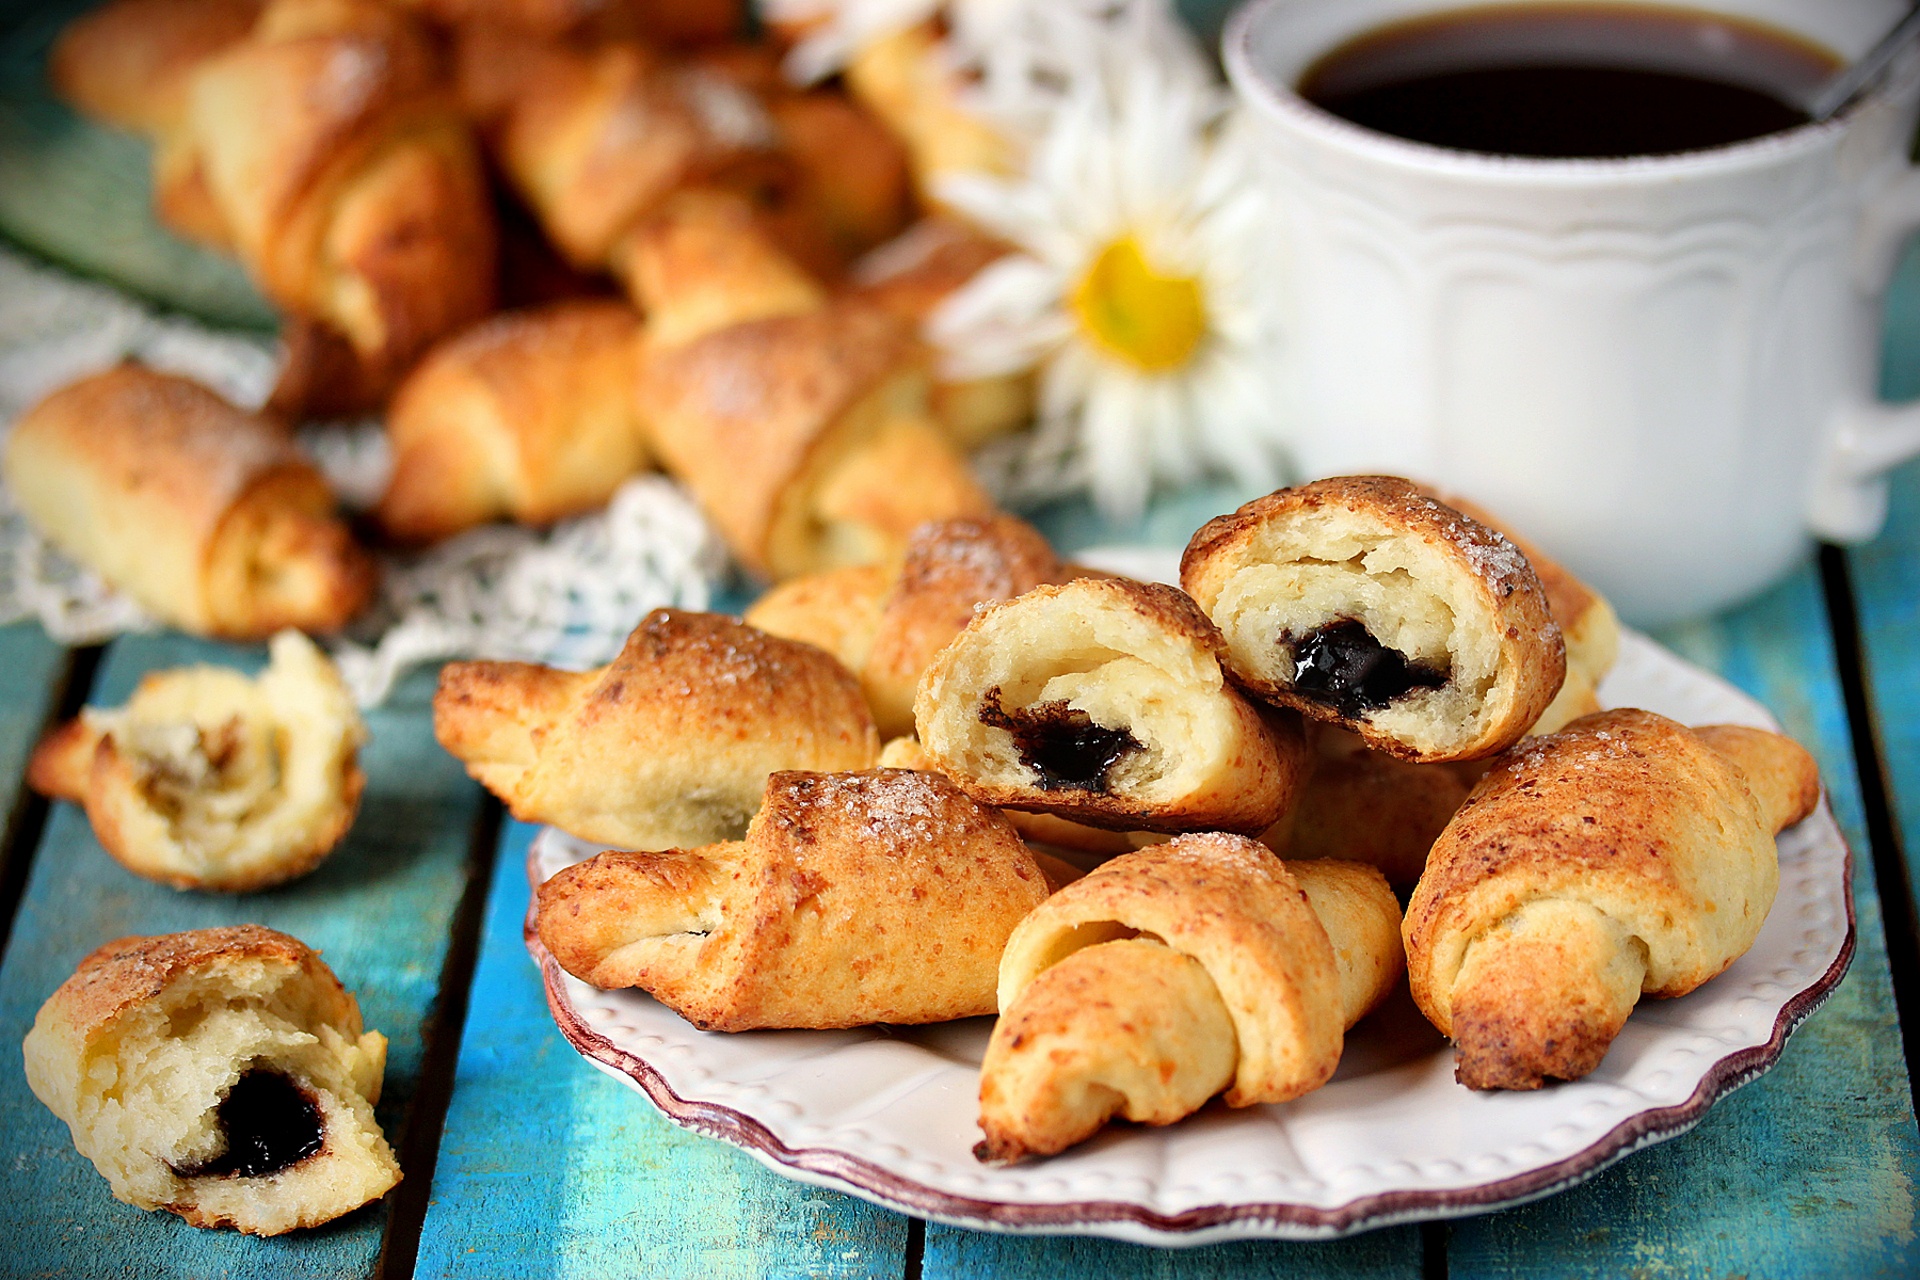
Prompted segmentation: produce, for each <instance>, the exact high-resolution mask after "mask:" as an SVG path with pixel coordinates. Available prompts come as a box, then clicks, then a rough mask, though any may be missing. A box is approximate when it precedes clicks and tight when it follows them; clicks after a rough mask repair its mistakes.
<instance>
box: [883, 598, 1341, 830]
mask: <svg viewBox="0 0 1920 1280" xmlns="http://www.w3.org/2000/svg"><path fill="white" fill-rule="evenodd" d="M914 720H915V724H916V726H917V727H918V730H919V735H920V744H921V746H922V747H923V748H924V749H925V750H926V753H927V755H928V756H929V757H930V758H931V760H932V761H933V763H934V765H935V766H936V767H938V768H939V769H940V770H941V771H942V772H944V773H946V774H948V775H949V776H950V777H952V778H953V779H954V780H955V781H957V782H959V783H960V785H961V786H962V787H965V788H966V790H967V793H968V794H969V795H971V796H973V797H974V798H975V799H976V800H980V801H982V802H983V803H986V804H992V805H998V806H1001V807H1004V808H1013V809H1025V810H1033V811H1038V812H1043V813H1053V814H1058V815H1059V816H1061V817H1065V818H1071V819H1073V820H1074V821H1076V822H1082V823H1087V824H1090V825H1093V826H1099V827H1108V828H1112V829H1115V830H1122V831H1136V830H1150V831H1170V832H1177V831H1200V830H1227V831H1242V832H1247V833H1258V832H1261V831H1264V830H1266V829H1267V828H1268V827H1269V826H1271V825H1272V824H1273V823H1274V822H1275V821H1276V820H1278V819H1279V817H1280V815H1281V814H1282V813H1284V812H1285V811H1286V810H1287V808H1288V806H1289V805H1290V804H1291V803H1292V802H1293V798H1294V796H1295V794H1296V793H1297V791H1298V788H1299V784H1300V781H1301V779H1302V776H1303V773H1304V770H1305V765H1306V754H1307V747H1306V742H1305V737H1304V734H1303V732H1302V730H1301V727H1300V723H1299V721H1298V719H1297V718H1294V717H1292V716H1289V715H1285V714H1275V715H1272V716H1263V715H1262V714H1261V712H1259V711H1258V710H1256V709H1255V708H1254V706H1253V705H1252V704H1251V703H1249V702H1248V701H1247V700H1246V699H1244V698H1242V697H1241V696H1240V695H1239V693H1237V692H1236V691H1235V690H1234V689H1233V687H1232V686H1231V685H1229V684H1228V683H1227V681H1226V675H1225V671H1224V669H1223V666H1222V662H1221V650H1220V638H1219V633H1218V632H1217V631H1215V630H1214V628H1213V625H1212V624H1211V623H1209V622H1208V621H1207V620H1206V618H1205V617H1204V616H1203V615H1201V613H1200V611H1199V610H1198V609H1197V608H1195V607H1194V604H1193V602H1192V601H1191V600H1189V599H1187V597H1186V596H1184V595H1182V594H1181V593H1180V592H1179V591H1176V590H1174V589H1173V588H1172V587H1166V586H1160V585H1157V584H1149V583H1141V582H1131V581H1126V580H1124V579H1108V578H1077V579H1074V580H1073V581H1071V582H1068V583H1065V584H1063V585H1060V586H1042V587H1036V588H1034V589H1033V590H1031V591H1029V592H1027V593H1026V594H1025V595H1022V596H1019V597H1017V598H1015V599H1013V600H1008V601H1004V602H1002V603H1000V604H997V605H992V606H990V607H988V608H986V609H983V610H982V611H981V612H980V613H979V614H978V615H977V616H976V617H975V618H974V619H973V621H972V622H971V623H969V624H968V626H967V629H966V630H965V631H963V632H961V633H960V635H959V636H958V637H956V638H955V639H954V641H953V642H952V643H951V644H949V645H948V646H947V647H946V648H945V649H944V650H942V651H941V653H940V656H939V657H938V658H936V659H935V660H934V663H933V665H932V666H931V667H930V668H928V670H927V673H926V675H925V676H924V677H923V678H922V680H921V683H920V691H919V695H918V698H917V699H916V701H915V703H914Z"/></svg>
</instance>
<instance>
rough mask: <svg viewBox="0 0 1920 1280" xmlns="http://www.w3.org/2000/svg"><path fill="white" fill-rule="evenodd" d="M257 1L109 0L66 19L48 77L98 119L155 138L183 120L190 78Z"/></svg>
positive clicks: (234, 33)
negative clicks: (70, 20)
mask: <svg viewBox="0 0 1920 1280" xmlns="http://www.w3.org/2000/svg"><path fill="white" fill-rule="evenodd" d="M261 4H262V0H110V2H109V3H107V4H103V5H101V6H100V7H99V8H96V9H90V10H88V11H87V12H86V13H83V14H81V15H80V16H79V17H77V18H75V19H74V20H73V21H72V22H70V23H68V24H67V25H66V27H65V28H63V29H62V30H61V32H60V38H59V39H58V40H57V41H55V42H54V46H53V52H52V53H51V54H50V55H49V56H48V59H47V79H48V80H49V81H50V82H51V83H52V85H53V90H54V92H55V93H57V94H59V95H60V96H61V97H62V98H63V99H65V100H66V101H67V102H69V103H71V104H73V105H74V106H75V107H77V108H79V109H80V110H81V111H84V112H85V113H86V114H88V115H90V116H92V117H93V118H94V119H96V120H101V121H104V122H106V123H107V124H111V125H117V126H119V127H120V128H123V129H132V130H135V131H137V132H140V133H144V134H148V135H149V136H152V137H162V136H165V135H168V134H172V133H175V132H177V131H179V130H180V129H181V128H183V127H184V126H185V125H186V118H187V81H188V79H189V78H190V77H191V75H192V73H193V71H194V69H195V68H196V67H197V66H199V64H200V63H201V62H203V61H204V60H206V59H207V58H209V57H211V56H212V55H214V54H215V53H218V52H219V51H220V50H222V49H224V48H226V47H227V46H228V45H231V44H233V43H235V42H236V41H238V40H241V39H243V38H244V37H245V36H246V34H247V32H248V31H250V30H251V29H252V28H253V24H254V22H255V21H256V20H257V19H258V18H259V16H260V9H261Z"/></svg>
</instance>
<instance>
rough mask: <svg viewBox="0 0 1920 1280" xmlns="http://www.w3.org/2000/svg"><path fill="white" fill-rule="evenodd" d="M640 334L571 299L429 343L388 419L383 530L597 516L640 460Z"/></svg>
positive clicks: (634, 326)
mask: <svg viewBox="0 0 1920 1280" xmlns="http://www.w3.org/2000/svg"><path fill="white" fill-rule="evenodd" d="M639 334H640V317H639V316H638V315H636V314H635V313H634V311H633V308H631V307H629V306H627V305H626V304H625V303H624V302H618V301H613V300H610V299H609V300H581V301H574V302H560V303H554V304H553V305H551V306H547V307H540V308H535V309H532V310H528V311H519V312H505V313H502V314H500V315H496V316H494V317H492V318H491V319H489V320H486V321H485V322H483V323H481V324H480V325H477V326H475V327H474V328H472V329H469V330H467V331H465V332H464V333H461V334H459V335H457V336H456V337H454V338H452V339H449V340H448V341H446V342H443V343H441V344H440V345H439V346H437V347H435V348H434V349H433V350H432V352H430V353H429V354H428V356H427V358H426V359H425V360H424V361H422V362H421V364H420V366H419V367H418V368H416V369H415V370H414V371H413V372H412V373H411V374H409V375H408V376H407V380H406V381H405V382H404V383H402V384H401V386H400V390H399V391H398V392H397V393H396V394H395V395H394V398H393V404H392V406H391V407H390V408H389V409H388V411H387V438H388V440H389V441H390V442H391V444H392V448H393V459H394V464H393V474H392V477H391V479H390V480H389V481H388V484H387V491H386V494H385V496H383V497H382V498H381V500H380V506H379V510H378V516H379V520H380V524H381V527H382V528H384V529H385V530H386V531H387V532H388V533H389V534H391V535H393V536H394V537H396V538H399V539H402V540H405V541H433V540H437V539H440V538H445V537H449V536H451V535H453V534H456V533H459V532H460V531H462V530H463V529H468V528H472V527H473V526H475V525H479V524H484V523H486V522H487V521H489V520H494V519H498V518H500V517H502V516H506V517H509V518H511V519H514V520H517V521H520V522H521V523H523V524H546V523H549V522H551V521H554V520H558V519H560V518H562V517H564V516H569V515H574V514H576V513H579V512H582V511H591V510H594V509H596V508H599V507H602V506H605V505H606V503H607V501H608V499H610V498H611V497H612V496H613V493H614V490H616V489H618V488H619V487H620V485H621V484H622V483H623V482H624V481H625V480H626V479H627V478H628V477H629V476H632V475H634V474H635V473H636V472H639V471H641V470H643V469H644V468H645V467H646V465H647V462H648V459H649V457H650V454H651V450H650V448H649V447H648V444H647V439H646V433H645V431H644V430H643V428H642V425H641V423H640V420H639V416H638V414H637V412H636V407H635V405H634V401H633V361H634V356H635V343H636V341H637V340H638V338H639Z"/></svg>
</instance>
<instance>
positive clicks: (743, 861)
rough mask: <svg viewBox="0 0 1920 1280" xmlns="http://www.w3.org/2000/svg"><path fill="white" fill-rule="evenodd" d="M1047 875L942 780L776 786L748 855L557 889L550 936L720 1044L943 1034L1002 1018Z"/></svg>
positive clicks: (621, 868) (618, 874) (610, 871)
mask: <svg viewBox="0 0 1920 1280" xmlns="http://www.w3.org/2000/svg"><path fill="white" fill-rule="evenodd" d="M1047 893H1048V882H1047V879H1046V876H1045V875H1044V874H1043V873H1042V870H1041V867H1040V865H1039V864H1038V863H1037V862H1036V861H1035V860H1034V858H1033V855H1031V854H1030V853H1029V852H1028V851H1027V847H1026V846H1025V845H1024V844H1022V843H1021V842H1020V838H1019V837H1018V836H1016V835H1015V834H1014V832H1013V828H1012V827H1010V826H1008V825H1007V823H1006V820H1005V819H1004V818H1002V817H1001V816H1000V815H998V814H996V813H994V812H993V811H992V810H990V809H986V808H984V807H982V806H980V805H977V804H975V803H974V802H973V801H971V800H969V799H968V798H967V797H966V795H965V794H964V793H962V792H961V791H960V789H959V788H957V787H955V786H954V785H953V784H952V783H951V782H949V781H948V780H947V779H945V778H943V777H941V776H940V775H938V774H932V773H913V772H909V771H907V770H901V769H881V770H876V771H873V772H867V773H839V774H821V773H800V772H787V773H776V774H774V775H773V776H772V777H771V778H769V779H768V780H767V789H766V800H765V803H764V804H763V805H762V806H761V808H760V812H759V813H758V815H757V816H755V818H754V820H753V825H752V826H751V827H749V828H748V829H747V837H746V840H745V841H744V842H733V843H725V844H712V845H708V846H706V847H705V848H698V849H689V850H682V849H672V850H668V851H667V852H664V853H603V854H601V855H600V856H599V857H597V858H594V859H592V860H591V861H588V862H584V863H581V864H579V865H578V866H574V867H569V868H568V869H567V870H565V871H562V872H560V873H559V874H558V875H556V876H554V877H553V878H552V879H551V880H549V881H547V883H545V884H544V885H542V886H541V887H540V895H539V917H538V925H539V931H540V939H541V941H542V942H543V943H545V944H546V946H547V949H548V950H549V951H551V952H552V953H553V957H554V959H555V960H557V961H559V963H560V966H561V967H562V968H563V969H565V970H567V972H569V973H571V974H573V975H574V976H575V977H578V978H580V979H582V980H583V981H586V982H590V983H592V984H593V985H595V986H597V987H641V988H644V989H645V990H647V991H648V992H650V993H652V994H653V995H654V996H655V997H656V998H658V999H659V1000H660V1001H661V1002H662V1003H664V1004H666V1005H667V1006H668V1007H670V1008H671V1009H673V1011H674V1012H676V1013H678V1014H679V1015H680V1016H682V1017H683V1018H686V1019H687V1020H688V1021H689V1022H691V1023H693V1024H694V1025H695V1026H697V1027H699V1028H701V1029H702V1030H706V1031H746V1030H751V1029H754V1028H760V1027H851V1026H861V1025H864V1024H867V1023H873V1022H892V1023H917V1022H942V1021H946V1020H947V1019H950V1018H965V1017H971V1016H974V1015H977V1014H985V1013H992V1012H993V1011H994V981H995V974H996V972H997V969H998V965H999V963H1000V950H1001V947H1002V946H1003V945H1004V944H1005V942H1006V940H1007V935H1008V934H1009V933H1011V932H1012V931H1013V927H1014V925H1015V924H1017V923H1018V922H1019V920H1020V918H1021V917H1022V916H1024V915H1025V914H1026V913H1027V912H1028V911H1031V910H1032V909H1033V908H1034V907H1037V906H1039V905H1040V903H1041V901H1042V900H1044V899H1045V898H1046V896H1047Z"/></svg>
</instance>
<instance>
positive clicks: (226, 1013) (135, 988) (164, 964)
mask: <svg viewBox="0 0 1920 1280" xmlns="http://www.w3.org/2000/svg"><path fill="white" fill-rule="evenodd" d="M23 1048H24V1052H25V1058H26V1071H27V1084H28V1085H29V1086H30V1087H31V1088H32V1089H33V1092H34V1096H35V1097H37V1098H39V1099H40V1101H42V1102H44V1103H45V1104H46V1105H47V1109H48V1110H50V1111H52V1112H53V1113H54V1114H55V1115H56V1116H58V1117H60V1119H62V1120H64V1121H65V1122H66V1124H67V1128H68V1129H69V1130H71V1131H72V1134H73V1145H74V1146H75V1147H76V1148H78V1149H79V1151H80V1154H81V1155H83V1156H85V1157H87V1159H89V1160H91V1161H92V1162H93V1165H94V1168H96V1169H98V1170H99V1171H100V1173H101V1175H102V1176H103V1177H105V1178H106V1179H107V1181H108V1183H109V1184H110V1185H111V1186H112V1188H113V1194H114V1195H115V1196H117V1197H118V1198H119V1199H121V1200H124V1201H126V1202H127V1203H128V1204H132V1205H137V1206H139V1207H140V1208H142V1209H165V1210H166V1211H167V1212H169V1213H176V1214H179V1215H180V1216H181V1217H182V1218H184V1219H186V1220H187V1221H188V1222H190V1223H192V1224H193V1225H194V1226H197V1227H232V1228H234V1229H236V1230H239V1231H244V1232H247V1233H248V1234H250V1235H260V1236H272V1235H279V1234H281V1233H282V1232H285V1231H291V1230H293V1229H295V1228H297V1227H313V1226H318V1225H320V1224H321V1223H323V1222H331V1221H332V1220H333V1219H335V1218H338V1217H340V1216H341V1215H342V1214H346V1213H350V1212H352V1211H353V1210H355V1209H357V1208H359V1207H360V1206H361V1205H363V1204H367V1203H368V1202H370V1201H373V1200H377V1199H379V1198H380V1197H381V1196H383V1195H385V1194H386V1193H387V1192H388V1191H389V1190H391V1189H392V1187H393V1186H394V1184H395V1183H397V1182H399V1181H400V1166H399V1165H398V1164H397V1163H396V1162H395V1160H394V1158H393V1150H392V1148H390V1147H389V1146H388V1145H387V1140H386V1138H385V1136H384V1135H383V1134H382V1133H381V1132H380V1125H379V1122H378V1121H377V1120H376V1119H375V1118H374V1114H373V1107H374V1104H375V1103H376V1102H378V1101H379V1100H380V1085H381V1077H382V1076H383V1075H384V1074H385V1072H386V1063H387V1039H386V1037H385V1036H383V1035H381V1034H380V1033H379V1032H378V1031H363V1030H362V1029H361V1023H360V1006H359V1004H358V1003H357V1002H356V1001H355V1000H354V998H353V996H352V994H350V993H349V992H348V991H347V990H346V989H345V988H344V987H342V986H341V985H340V980H339V979H338V978H336V977H335V976H334V975H333V971H332V970H331V969H329V968H327V965H326V962H325V961H323V960H321V959H320V956H319V953H317V952H315V951H314V950H312V949H311V948H309V947H307V946H306V945H305V944H303V943H301V942H300V941H299V940H298V939H296V938H290V937H288V936H287V935H286V934H284V933H276V932H275V931H274V930H272V929H263V928H261V927H259V926H258V925H250V924H249V925H236V926H231V927H228V928H222V929H195V930H192V931H190V932H187V933H175V934H168V935H166V936H164V937H157V938H121V939H119V940H117V941H114V942H109V943H107V944H106V945H105V946H103V947H101V948H100V949H99V950H97V951H95V952H94V953H93V954H91V955H89V956H88V957H87V958H86V959H84V960H82V961H81V962H80V967H79V968H78V969H76V970H75V971H74V974H73V976H72V977H70V978H68V979H67V980H66V981H65V982H63V983H61V984H60V989H59V990H58V991H55V992H54V993H53V995H52V996H50V997H49V998H48V1000H47V1002H46V1003H45V1004H44V1005H42V1006H41V1007H40V1012H39V1013H38V1014H37V1015H36V1016H35V1017H34V1020H33V1030H31V1031H29V1032H28V1033H27V1038H26V1044H25V1045H24V1046H23Z"/></svg>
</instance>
